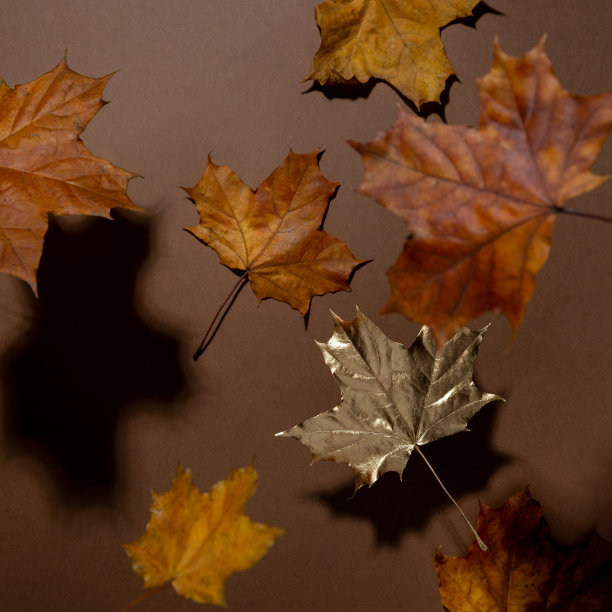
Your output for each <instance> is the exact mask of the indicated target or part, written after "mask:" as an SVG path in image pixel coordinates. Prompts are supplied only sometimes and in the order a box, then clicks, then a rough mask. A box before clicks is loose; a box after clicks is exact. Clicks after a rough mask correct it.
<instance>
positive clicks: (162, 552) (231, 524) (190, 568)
mask: <svg viewBox="0 0 612 612" xmlns="http://www.w3.org/2000/svg"><path fill="white" fill-rule="evenodd" d="M256 481H257V474H256V472H255V469H254V468H253V467H252V466H251V467H246V468H242V469H239V470H234V471H232V472H231V474H230V475H229V476H228V477H227V478H226V479H225V480H223V481H221V482H218V483H217V484H216V485H214V486H213V488H212V489H211V490H210V492H209V493H200V492H199V491H198V489H197V488H196V487H195V486H194V485H193V484H192V478H191V472H190V471H189V470H188V469H183V468H182V467H181V466H179V467H178V470H177V473H176V476H175V478H174V480H173V481H172V488H171V489H170V490H169V491H167V492H166V493H163V494H161V495H156V494H153V505H152V507H151V518H150V519H149V523H148V524H147V528H146V531H145V533H144V534H143V535H142V536H141V537H140V538H139V539H138V540H136V541H135V542H132V543H131V544H124V545H123V547H124V548H125V550H126V551H127V553H128V555H129V557H130V560H131V561H132V566H133V568H134V571H135V572H136V573H137V574H138V575H139V576H142V577H143V578H144V581H145V584H144V586H145V588H151V587H155V586H158V585H161V584H164V583H167V582H171V583H172V586H173V587H174V589H175V590H176V592H177V593H178V594H179V595H182V596H183V597H186V598H188V599H193V600H195V601H197V602H199V603H211V604H217V605H225V596H224V586H225V581H226V580H227V578H228V577H229V576H230V575H231V574H232V573H233V572H237V571H241V570H246V569H248V568H250V567H252V566H253V565H255V563H257V561H259V559H261V557H263V555H265V554H266V552H267V551H268V548H270V546H271V545H272V544H273V543H274V540H275V539H276V538H277V537H278V536H279V535H282V534H283V533H284V530H283V529H277V528H276V527H268V526H267V525H263V524H261V523H254V522H253V521H251V519H250V518H249V517H248V516H247V515H246V514H245V513H244V506H245V504H246V502H247V500H248V499H249V498H250V497H251V496H252V495H253V493H254V492H255V489H256V486H257V484H256Z"/></svg>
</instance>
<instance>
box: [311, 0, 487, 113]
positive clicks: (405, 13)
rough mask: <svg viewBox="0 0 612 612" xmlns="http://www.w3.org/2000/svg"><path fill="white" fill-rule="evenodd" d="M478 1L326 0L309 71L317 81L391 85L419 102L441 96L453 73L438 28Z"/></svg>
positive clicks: (318, 16)
mask: <svg viewBox="0 0 612 612" xmlns="http://www.w3.org/2000/svg"><path fill="white" fill-rule="evenodd" d="M478 2H479V0H427V1H424V0H327V1H326V2H323V3H322V4H319V5H318V6H317V7H316V8H315V19H316V21H317V25H318V26H319V29H320V30H321V46H320V47H319V50H318V51H317V53H316V55H315V57H314V60H313V66H312V69H311V71H310V74H309V75H308V76H307V77H306V78H307V79H312V80H314V81H318V82H319V83H320V84H321V85H328V84H332V83H351V82H355V81H358V82H360V83H366V82H367V81H369V80H370V79H371V78H375V79H382V80H385V81H387V82H388V83H390V84H391V85H393V86H394V87H395V88H396V89H397V90H399V91H400V92H401V93H402V94H403V95H405V96H406V97H408V98H410V99H411V100H412V101H413V102H414V103H415V104H416V105H417V106H419V107H420V106H421V105H422V104H424V103H425V102H430V101H439V100H440V93H441V92H442V90H443V89H444V87H445V84H446V79H447V78H448V77H449V76H450V75H451V74H454V72H453V68H452V66H451V65H450V62H449V61H448V58H447V57H446V52H445V51H444V45H443V44H442V39H441V38H440V28H442V27H443V26H445V25H447V24H448V23H450V22H451V21H454V20H455V19H457V18H459V17H467V16H469V15H471V14H472V9H473V8H474V7H475V6H476V5H477V4H478Z"/></svg>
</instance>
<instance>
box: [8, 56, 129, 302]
mask: <svg viewBox="0 0 612 612" xmlns="http://www.w3.org/2000/svg"><path fill="white" fill-rule="evenodd" d="M111 76H112V75H107V76H105V77H102V78H99V79H95V78H91V77H86V76H83V75H81V74H78V73H77V72H74V71H72V70H70V68H68V65H67V64H66V61H65V60H62V61H61V62H60V63H59V64H58V65H57V66H56V67H55V68H54V69H53V70H51V71H49V72H47V73H46V74H43V75H42V76H41V77H39V78H38V79H36V80H35V81H32V82H31V83H28V84H27V85H17V86H16V87H15V88H14V89H11V88H10V87H9V86H8V85H7V84H6V83H5V82H4V81H0V272H6V273H8V274H12V275H13V276H17V277H18V278H21V279H23V280H25V281H26V282H28V283H29V285H30V286H31V287H32V290H33V291H34V293H36V292H37V286H36V270H37V269H38V264H39V261H40V257H41V253H42V248H43V241H44V237H45V233H46V231H47V226H48V221H47V214H48V213H53V214H55V215H84V214H86V215H96V216H99V217H107V218H110V209H111V208H116V207H122V208H130V209H134V210H138V208H137V207H136V206H135V205H134V204H133V203H132V201H131V200H130V199H129V198H128V196H127V194H126V190H127V184H128V181H129V179H130V178H132V177H133V176H135V175H134V174H133V173H131V172H126V171H125V170H122V169H121V168H118V167H117V166H114V165H113V164H111V163H110V162H108V161H106V160H104V159H101V158H99V157H96V156H95V155H92V154H91V153H90V152H89V151H88V150H87V149H86V148H85V145H84V144H83V142H82V141H81V139H80V138H79V135H80V134H81V132H83V130H84V129H85V127H86V126H87V124H88V123H89V121H90V120H91V118H92V117H93V116H94V115H95V114H96V113H97V112H98V110H100V108H101V107H102V106H103V105H104V104H105V102H104V100H102V91H103V89H104V86H105V85H106V83H107V81H108V80H109V79H110V77H111Z"/></svg>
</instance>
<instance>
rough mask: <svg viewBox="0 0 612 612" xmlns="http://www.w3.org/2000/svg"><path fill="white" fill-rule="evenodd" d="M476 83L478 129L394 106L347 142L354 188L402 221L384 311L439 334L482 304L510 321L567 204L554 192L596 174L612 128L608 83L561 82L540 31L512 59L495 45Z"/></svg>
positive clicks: (520, 311) (593, 180)
mask: <svg viewBox="0 0 612 612" xmlns="http://www.w3.org/2000/svg"><path fill="white" fill-rule="evenodd" d="M478 86H479V90H480V99H481V105H482V110H481V117H480V129H478V130H476V129H472V128H468V127H465V126H449V125H443V124H428V123H425V122H424V121H423V120H422V119H420V118H418V117H415V116H413V115H411V114H409V113H407V112H404V111H402V110H400V117H399V120H398V122H397V123H396V125H395V126H394V127H393V128H392V129H390V130H389V131H388V132H386V133H384V134H382V135H381V136H380V137H379V138H377V139H376V140H374V141H372V142H369V143H365V144H360V143H355V142H352V143H351V145H352V146H353V147H354V148H355V149H356V150H357V151H358V152H359V153H360V154H361V156H362V158H363V162H364V166H365V174H364V178H363V181H362V183H361V185H360V187H359V190H360V191H361V192H362V193H364V194H366V195H369V196H371V197H373V198H375V199H376V200H377V201H378V202H379V203H380V204H382V205H383V206H384V207H386V208H388V209H389V210H391V211H392V212H394V213H395V214H396V215H398V216H399V217H401V218H403V219H405V220H406V222H407V223H408V230H409V236H408V239H407V240H406V242H405V245H404V250H403V252H402V253H401V254H400V256H399V258H398V260H397V261H396V263H395V264H394V265H393V266H392V267H391V268H390V269H389V271H388V272H387V275H388V277H389V281H390V283H391V289H392V293H391V297H390V299H389V301H388V303H387V305H386V306H385V309H384V311H383V312H399V313H402V314H404V315H405V316H407V317H409V318H411V319H413V320H415V321H418V322H420V323H424V324H427V325H430V326H432V327H433V328H434V330H435V333H436V336H437V338H438V340H439V341H444V340H446V339H447V338H449V337H450V336H451V335H452V334H453V333H454V332H455V331H456V330H457V329H459V328H460V327H462V326H463V325H464V324H465V323H467V322H468V321H470V320H471V319H473V318H475V317H477V316H479V315H480V314H482V313H484V312H486V311H487V310H492V311H496V312H502V313H503V314H505V315H506V316H507V317H508V319H509V320H510V322H511V324H512V327H513V329H514V331H515V332H516V329H517V328H518V326H519V324H520V322H521V320H522V318H523V315H524V312H525V308H526V306H527V303H528V301H529V298H530V296H531V294H532V292H533V289H534V286H535V275H536V273H537V272H538V271H539V270H540V268H541V267H542V266H543V265H544V263H545V261H546V258H547V256H548V252H549V248H550V235H551V230H552V226H553V221H554V219H555V216H556V214H558V213H562V212H576V211H569V210H568V209H565V208H564V204H565V202H566V201H567V200H568V199H569V198H572V197H575V196H577V195H579V194H581V193H584V192H586V191H589V190H591V189H594V188H595V187H597V186H598V185H600V184H601V183H602V182H603V181H604V180H606V178H607V177H600V176H595V175H594V174H592V173H591V172H590V170H589V169H590V167H591V165H592V163H593V161H594V160H595V157H596V156H597V154H598V152H599V150H600V148H601V146H602V144H603V142H604V140H605V138H606V137H607V135H608V133H609V131H610V128H611V127H612V92H609V93H605V94H601V95H595V96H575V95H572V94H570V93H569V92H567V91H565V90H564V89H563V88H562V87H561V85H560V84H559V82H558V80H557V79H556V77H555V76H554V74H553V72H552V68H551V65H550V61H549V59H548V57H547V56H546V54H545V52H544V40H542V41H541V42H540V43H539V44H538V45H537V46H536V47H535V48H534V49H533V50H531V51H530V52H529V53H527V54H526V55H525V56H524V57H521V58H515V57H510V56H508V55H506V54H505V53H503V52H502V51H501V49H499V47H498V46H497V44H496V46H495V52H494V61H493V66H492V68H491V71H490V72H489V74H487V75H486V76H485V77H484V78H482V79H480V81H479V83H478ZM583 214H586V213H583Z"/></svg>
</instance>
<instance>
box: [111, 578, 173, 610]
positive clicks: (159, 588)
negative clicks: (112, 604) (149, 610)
mask: <svg viewBox="0 0 612 612" xmlns="http://www.w3.org/2000/svg"><path fill="white" fill-rule="evenodd" d="M171 586H172V583H171V582H164V584H160V585H159V586H156V587H154V588H152V589H149V590H148V591H145V592H144V593H143V594H142V595H140V596H139V597H137V598H136V599H134V601H131V602H130V603H129V604H128V605H127V606H125V607H123V608H121V610H119V612H125V611H126V610H129V609H130V608H132V607H133V606H135V605H136V604H139V603H140V602H141V601H143V600H145V599H147V597H151V595H155V593H159V592H160V591H165V590H166V589H169V588H170V587H171Z"/></svg>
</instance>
